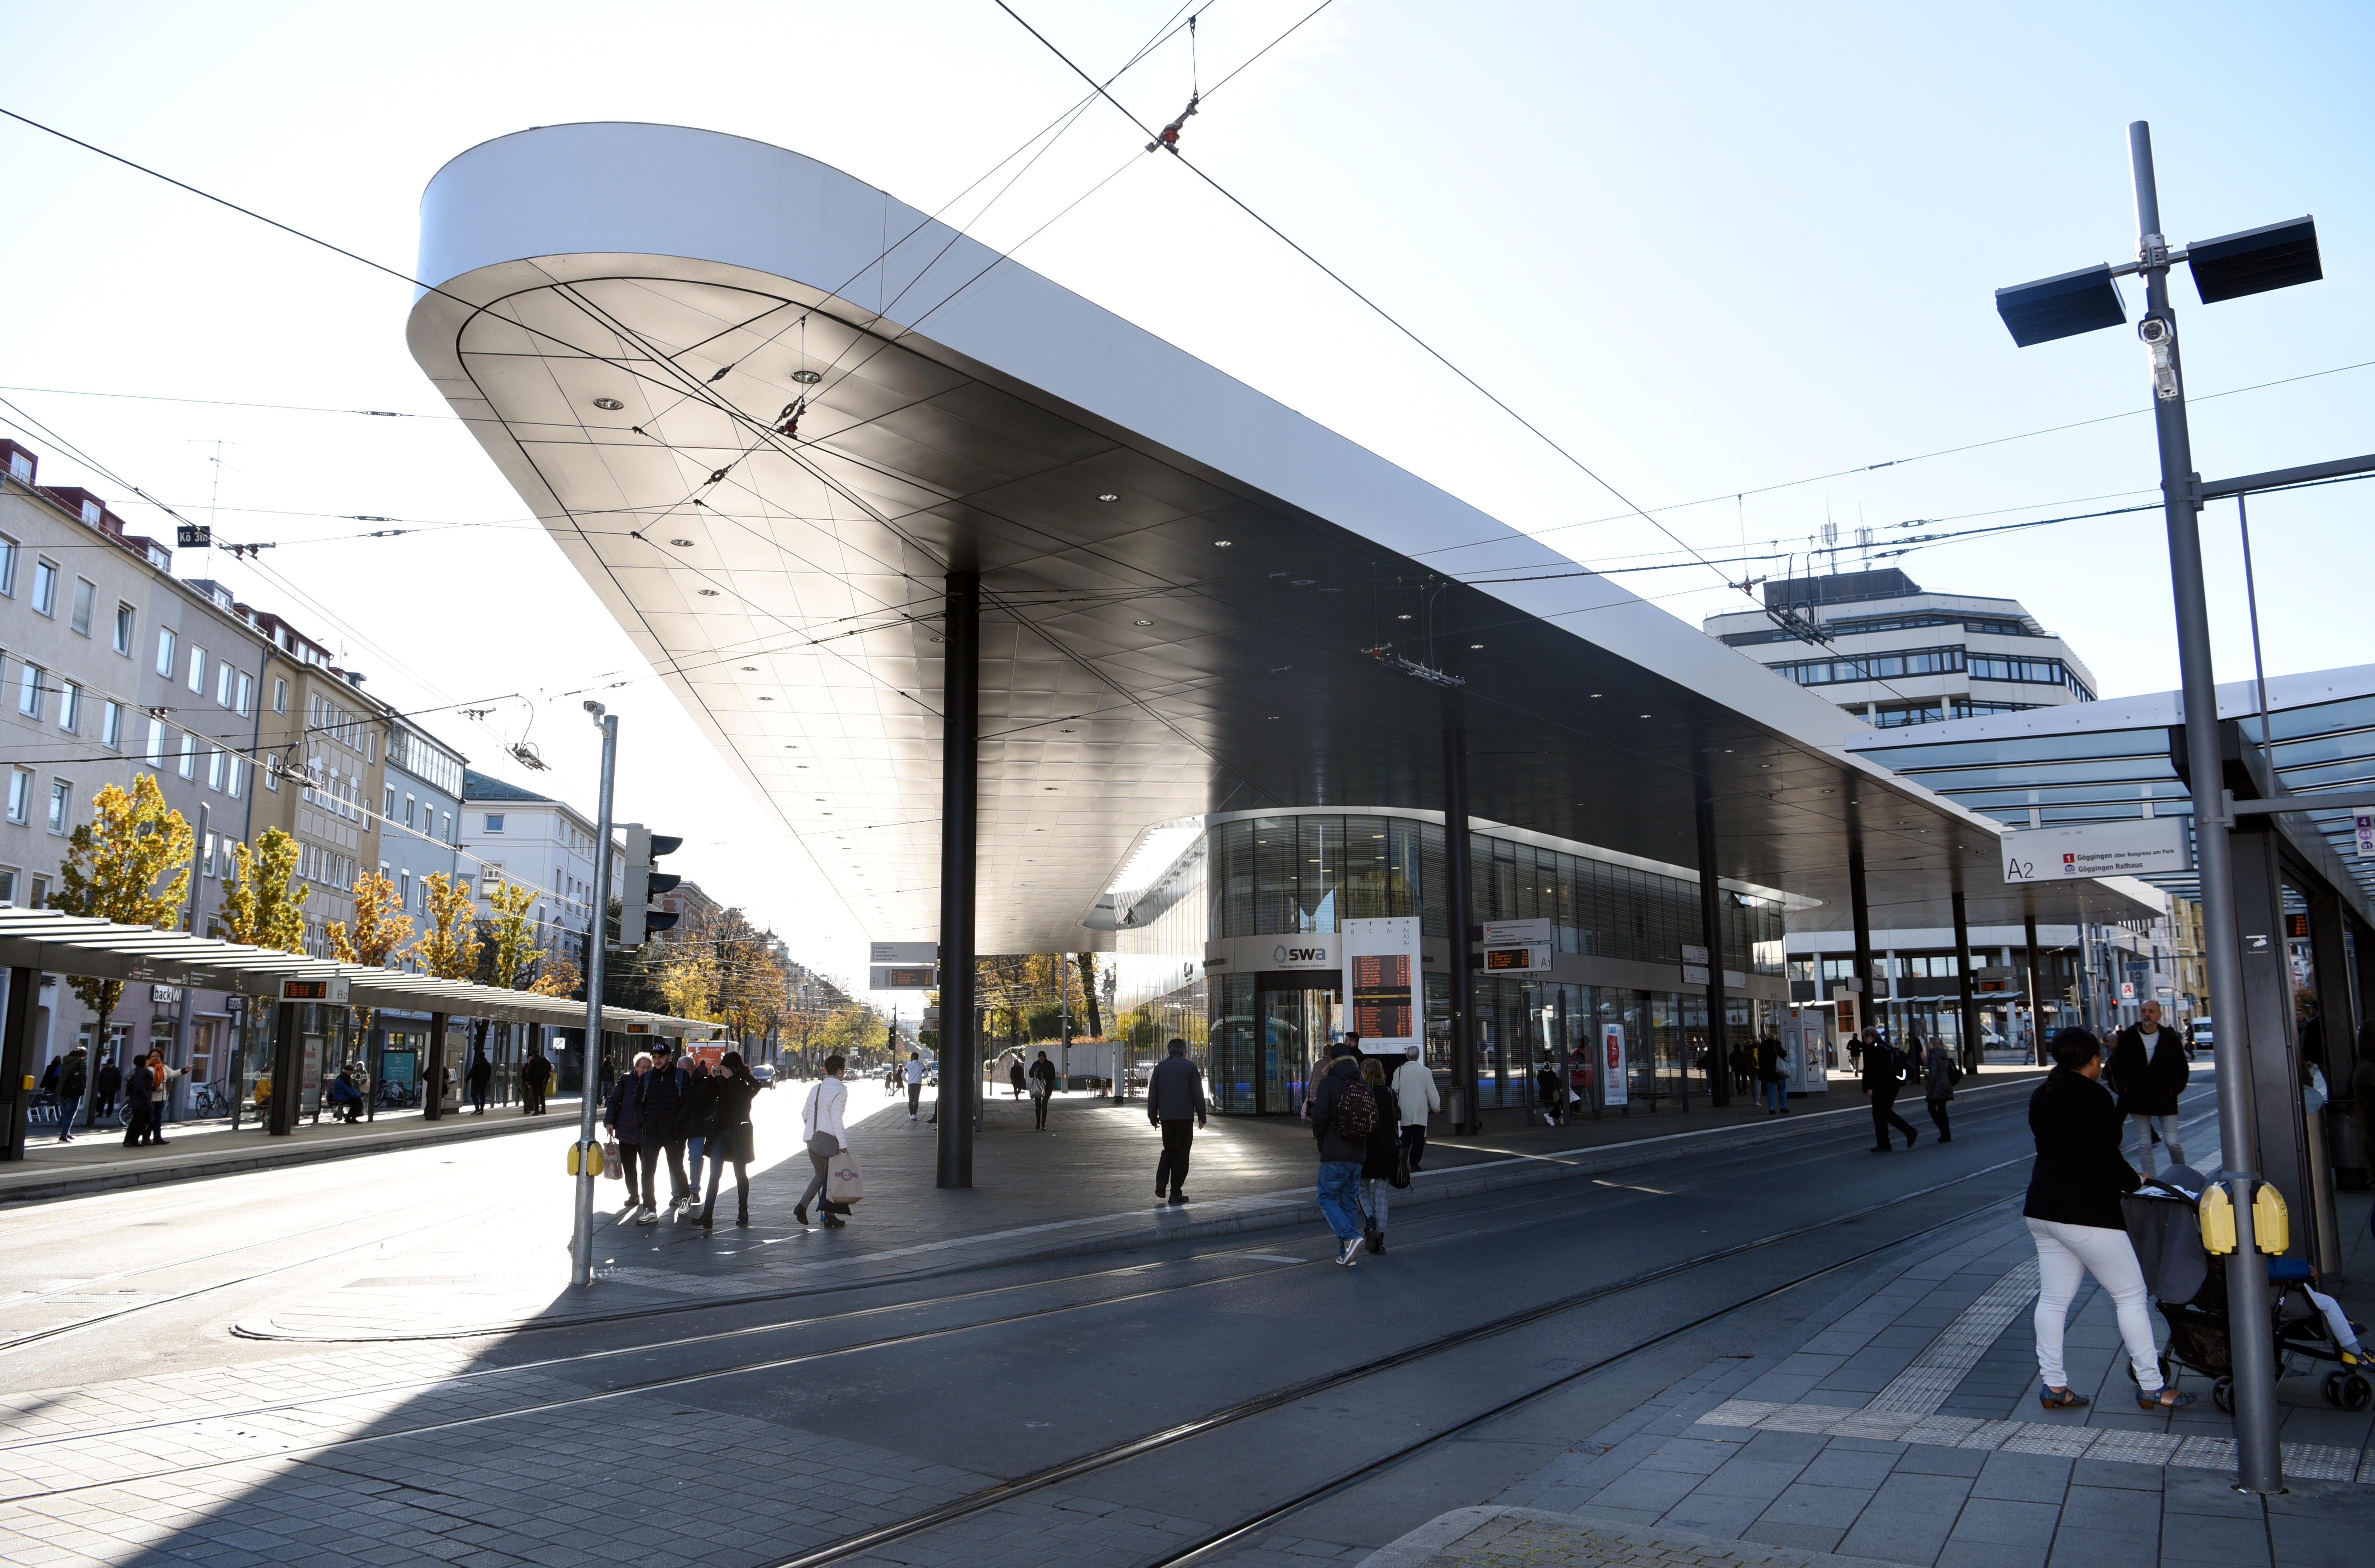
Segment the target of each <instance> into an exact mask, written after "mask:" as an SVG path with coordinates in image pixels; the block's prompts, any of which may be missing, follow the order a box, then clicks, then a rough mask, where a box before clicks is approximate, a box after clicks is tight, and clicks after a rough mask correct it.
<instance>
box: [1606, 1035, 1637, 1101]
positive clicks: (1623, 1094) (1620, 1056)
mask: <svg viewBox="0 0 2375 1568" xmlns="http://www.w3.org/2000/svg"><path fill="white" fill-rule="evenodd" d="M1625 1069H1626V1063H1625V1026H1624V1025H1623V1024H1621V1023H1603V1024H1601V1026H1600V1070H1601V1073H1602V1074H1603V1075H1604V1078H1603V1080H1602V1093H1601V1101H1600V1102H1601V1104H1602V1105H1630V1104H1631V1103H1633V1084H1632V1077H1633V1075H1632V1074H1631V1073H1630V1072H1628V1071H1626V1070H1625Z"/></svg>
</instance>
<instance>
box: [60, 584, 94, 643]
mask: <svg viewBox="0 0 2375 1568" xmlns="http://www.w3.org/2000/svg"><path fill="white" fill-rule="evenodd" d="M98 597H99V588H98V586H97V585H96V584H93V583H92V582H91V580H90V579H89V578H88V577H77V578H76V579H75V596H74V615H73V616H72V617H71V618H70V619H68V620H67V622H66V624H67V625H69V626H71V627H73V628H74V629H75V631H77V632H79V633H81V634H82V635H83V636H85V637H88V636H89V635H90V612H91V608H92V606H93V604H94V602H95V601H96V600H97V599H98Z"/></svg>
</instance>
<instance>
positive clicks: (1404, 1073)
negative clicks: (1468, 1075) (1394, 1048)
mask: <svg viewBox="0 0 2375 1568" xmlns="http://www.w3.org/2000/svg"><path fill="white" fill-rule="evenodd" d="M1393 1091H1394V1102H1395V1103H1396V1104H1398V1105H1400V1107H1401V1110H1402V1114H1401V1123H1402V1126H1401V1139H1402V1152H1403V1153H1404V1154H1405V1155H1407V1156H1408V1157H1409V1159H1410V1168H1411V1169H1412V1170H1413V1171H1415V1170H1417V1169H1418V1167H1419V1161H1422V1160H1424V1158H1425V1157H1426V1119H1427V1117H1428V1116H1429V1115H1430V1114H1433V1113H1435V1112H1436V1111H1440V1110H1442V1109H1443V1096H1442V1095H1440V1094H1438V1093H1436V1088H1435V1073H1434V1072H1433V1070H1431V1069H1430V1068H1429V1067H1427V1065H1426V1064H1425V1063H1424V1062H1422V1061H1420V1060H1419V1059H1418V1046H1417V1044H1416V1043H1412V1044H1409V1045H1406V1046H1404V1047H1403V1048H1402V1065H1401V1066H1400V1067H1396V1068H1395V1069H1394V1082H1393Z"/></svg>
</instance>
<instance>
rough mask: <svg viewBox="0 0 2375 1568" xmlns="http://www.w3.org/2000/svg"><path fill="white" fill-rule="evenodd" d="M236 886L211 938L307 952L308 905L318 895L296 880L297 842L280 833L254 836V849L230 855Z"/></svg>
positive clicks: (225, 899) (240, 848)
mask: <svg viewBox="0 0 2375 1568" xmlns="http://www.w3.org/2000/svg"><path fill="white" fill-rule="evenodd" d="M230 860H231V877H232V881H231V886H230V890H229V891H228V892H226V893H224V895H223V906H222V909H221V910H220V911H219V913H218V914H216V916H215V918H214V920H213V922H212V923H211V924H212V927H213V928H212V930H211V931H210V932H209V933H208V934H209V935H211V936H217V937H223V938H225V939H226V940H229V941H233V942H244V943H246V944H247V945H248V946H249V947H251V948H278V949H280V950H281V951H282V952H287V953H297V952H302V951H304V950H305V900H306V898H307V896H308V895H309V894H311V893H312V892H313V889H311V888H309V887H307V886H306V885H305V884H304V883H303V882H302V881H300V880H299V879H298V877H297V841H296V840H295V839H293V838H291V837H289V835H288V834H287V833H285V832H283V831H280V830H279V829H278V828H266V829H265V830H264V831H262V832H260V833H258V834H257V835H256V836H255V847H254V849H252V850H251V849H249V848H248V846H247V845H245V844H243V843H242V844H235V845H233V846H232V848H231V852H230Z"/></svg>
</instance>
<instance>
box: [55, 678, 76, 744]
mask: <svg viewBox="0 0 2375 1568" xmlns="http://www.w3.org/2000/svg"><path fill="white" fill-rule="evenodd" d="M58 727H59V728H60V729H62V730H65V732H66V733H67V734H68V735H79V734H81V733H82V688H81V687H79V686H77V685H75V684H74V683H73V682H72V681H68V682H67V683H66V684H65V685H64V686H61V687H59V688H58Z"/></svg>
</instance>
